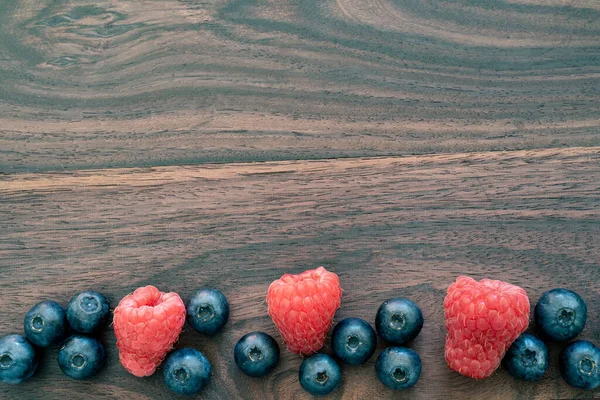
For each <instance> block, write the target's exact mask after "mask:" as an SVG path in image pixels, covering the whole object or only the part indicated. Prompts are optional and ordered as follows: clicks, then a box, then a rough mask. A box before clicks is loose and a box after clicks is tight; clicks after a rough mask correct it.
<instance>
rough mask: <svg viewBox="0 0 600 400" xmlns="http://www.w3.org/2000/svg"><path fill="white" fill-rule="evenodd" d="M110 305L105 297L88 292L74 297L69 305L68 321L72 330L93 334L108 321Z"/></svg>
mask: <svg viewBox="0 0 600 400" xmlns="http://www.w3.org/2000/svg"><path fill="white" fill-rule="evenodd" d="M109 312H110V305H109V303H108V300H107V298H106V297H104V295H102V294H100V293H98V292H94V291H92V290H87V291H85V292H81V293H78V294H76V295H75V296H73V298H72V299H71V301H69V304H68V305H67V320H68V321H69V325H71V328H73V330H75V331H77V332H81V333H92V332H94V331H95V330H97V329H99V328H100V327H102V325H104V324H105V323H106V321H107V320H108V314H109Z"/></svg>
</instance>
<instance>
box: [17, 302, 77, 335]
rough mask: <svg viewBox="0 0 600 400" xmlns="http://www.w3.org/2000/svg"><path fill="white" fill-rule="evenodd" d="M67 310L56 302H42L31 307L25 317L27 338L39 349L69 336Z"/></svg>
mask: <svg viewBox="0 0 600 400" xmlns="http://www.w3.org/2000/svg"><path fill="white" fill-rule="evenodd" d="M67 328H68V324H67V316H66V314H65V310H64V309H63V308H62V306H61V305H60V304H58V303H57V302H55V301H50V300H48V301H42V302H41V303H38V304H36V305H35V306H33V307H31V309H30V310H29V311H28V312H27V314H26V315H25V324H24V330H25V336H27V339H29V341H30V342H31V343H32V344H33V345H34V346H38V347H48V346H51V345H53V344H55V343H58V342H60V341H61V340H62V339H64V338H65V336H66V335H67Z"/></svg>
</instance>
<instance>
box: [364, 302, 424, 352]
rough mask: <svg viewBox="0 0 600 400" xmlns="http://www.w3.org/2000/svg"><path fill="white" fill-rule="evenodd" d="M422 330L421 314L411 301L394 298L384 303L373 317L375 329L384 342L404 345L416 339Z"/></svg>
mask: <svg viewBox="0 0 600 400" xmlns="http://www.w3.org/2000/svg"><path fill="white" fill-rule="evenodd" d="M421 328H423V313H421V309H420V308H419V307H418V306H417V305H416V304H415V303H413V302H412V301H410V300H409V299H405V298H401V297H400V298H396V299H390V300H387V301H384V302H383V304H381V306H379V310H377V316H376V317H375V329H377V334H378V335H379V336H380V337H381V338H382V339H384V340H386V341H388V342H390V343H393V344H404V343H406V342H408V341H410V340H413V339H414V338H416V337H417V335H418V334H419V332H421Z"/></svg>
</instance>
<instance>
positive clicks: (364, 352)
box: [331, 318, 377, 365]
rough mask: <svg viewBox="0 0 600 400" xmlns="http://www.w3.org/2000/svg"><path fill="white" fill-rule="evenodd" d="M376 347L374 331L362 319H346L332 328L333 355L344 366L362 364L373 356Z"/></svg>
mask: <svg viewBox="0 0 600 400" xmlns="http://www.w3.org/2000/svg"><path fill="white" fill-rule="evenodd" d="M376 346H377V335H376V334H375V330H374V329H373V328H372V327H371V325H369V323H368V322H367V321H365V320H364V319H360V318H346V319H343V320H341V321H340V322H339V323H338V324H337V325H336V326H335V328H333V333H332V334H331V347H332V348H333V354H335V355H336V356H337V357H338V358H339V359H340V360H342V362H344V363H346V364H350V365H360V364H364V363H365V362H366V361H367V360H368V359H369V358H370V357H371V356H372V355H373V353H374V352H375V347H376Z"/></svg>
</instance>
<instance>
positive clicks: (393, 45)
mask: <svg viewBox="0 0 600 400" xmlns="http://www.w3.org/2000/svg"><path fill="white" fill-rule="evenodd" d="M599 38H600V3H598V1H596V0H576V1H565V0H428V1H423V0H402V1H400V0H151V1H149V0H95V1H91V0H62V1H54V0H52V1H51V0H5V1H0V100H1V101H0V172H5V173H10V172H24V171H25V172H32V171H51V170H63V169H68V170H76V169H80V168H106V167H138V166H157V165H182V164H198V163H207V162H219V163H220V162H233V161H261V160H294V159H319V158H329V157H357V156H383V155H406V154H423V153H434V152H461V151H486V150H519V149H533V148H549V147H565V146H598V145H600V136H599V135H598V127H599V126H600V106H599V105H600V61H599V60H600V46H599V41H600V39H599Z"/></svg>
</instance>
